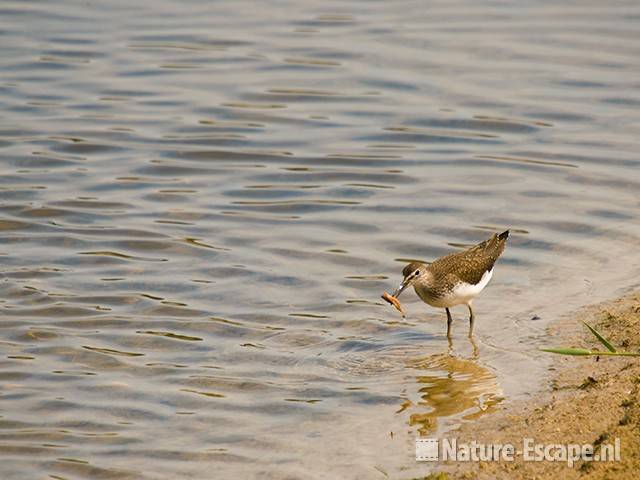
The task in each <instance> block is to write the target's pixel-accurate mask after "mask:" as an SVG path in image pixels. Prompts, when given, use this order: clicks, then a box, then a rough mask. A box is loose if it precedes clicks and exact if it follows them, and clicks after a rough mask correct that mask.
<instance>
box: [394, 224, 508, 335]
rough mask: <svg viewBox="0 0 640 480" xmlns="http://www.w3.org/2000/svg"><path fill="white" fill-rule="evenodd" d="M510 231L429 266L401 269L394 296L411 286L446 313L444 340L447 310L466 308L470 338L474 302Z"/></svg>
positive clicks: (419, 263) (419, 294)
mask: <svg viewBox="0 0 640 480" xmlns="http://www.w3.org/2000/svg"><path fill="white" fill-rule="evenodd" d="M508 237H509V230H507V231H505V232H502V233H501V234H499V235H498V234H497V233H494V234H493V236H492V237H491V238H489V239H488V240H485V241H484V242H482V243H479V244H478V245H475V246H474V247H471V248H469V249H467V250H464V251H462V252H456V253H452V254H450V255H446V256H444V257H441V258H438V259H437V260H434V261H433V262H432V263H429V264H425V263H422V262H412V263H410V264H408V265H407V266H406V267H404V269H403V270H402V275H404V280H403V281H402V283H401V284H400V286H399V287H398V288H397V290H396V291H395V292H394V293H393V296H394V297H398V296H399V295H400V294H401V293H402V292H403V291H404V290H405V289H406V288H407V287H408V286H410V285H413V288H414V289H415V291H416V293H417V294H418V296H419V297H420V298H421V299H422V300H423V301H424V302H426V303H427V304H429V305H431V306H432V307H437V308H444V309H445V310H446V311H447V337H451V322H452V318H451V312H450V311H449V307H453V306H455V305H462V304H465V305H467V307H469V337H471V336H472V335H473V321H474V315H473V308H472V307H471V304H472V302H473V299H474V298H475V297H476V296H477V295H478V294H479V293H480V292H481V291H482V290H483V289H484V287H486V286H487V284H488V283H489V280H491V276H492V275H493V265H494V264H495V263H496V260H498V257H500V255H501V254H502V252H503V251H504V247H505V245H506V243H507V238H508Z"/></svg>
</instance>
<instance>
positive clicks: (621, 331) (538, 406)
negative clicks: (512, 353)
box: [426, 292, 640, 479]
mask: <svg viewBox="0 0 640 480" xmlns="http://www.w3.org/2000/svg"><path fill="white" fill-rule="evenodd" d="M582 321H586V322H588V323H589V324H590V325H592V326H594V327H596V329H598V330H599V331H600V333H602V334H603V335H604V336H605V338H608V339H609V340H610V341H611V342H612V343H613V345H614V346H616V348H618V350H624V351H638V350H639V349H640V292H639V293H635V294H631V295H627V296H625V297H622V298H620V299H617V300H615V301H611V302H607V303H603V304H599V305H595V306H590V307H587V308H584V309H582V310H580V311H579V312H577V313H576V314H575V315H572V316H571V317H569V318H566V319H563V320H561V321H559V322H558V323H556V324H554V325H553V326H551V327H550V328H549V334H550V336H549V341H548V342H547V343H548V345H545V346H550V347H560V346H572V347H585V348H591V349H602V348H603V347H602V346H601V345H600V344H599V343H597V341H596V340H595V338H594V337H593V336H592V335H591V334H590V333H589V332H588V331H587V329H586V328H585V327H584V326H583V325H582V323H581V322H582ZM540 355H552V354H550V353H544V352H540ZM554 360H555V365H554V369H555V372H554V378H553V379H552V382H551V389H550V391H549V392H547V393H543V394H540V395H539V396H537V397H535V398H533V399H531V400H528V401H522V402H514V403H511V404H508V405H506V406H505V407H504V408H503V409H502V410H501V411H499V412H497V413H496V414H494V415H489V416H487V417H484V418H482V419H480V420H478V421H477V422H474V423H472V424H467V425H465V426H463V427H462V428H461V429H460V430H458V431H457V432H453V433H451V434H449V435H448V438H454V437H457V439H458V444H460V443H462V442H471V441H472V440H475V441H476V442H479V443H484V444H489V443H500V444H506V443H510V444H513V445H515V446H516V448H521V447H522V446H523V438H527V437H528V438H533V439H534V441H535V443H544V444H567V443H579V444H593V445H595V446H596V452H597V451H598V448H600V447H599V445H601V444H602V445H604V444H614V442H615V439H616V438H618V439H620V445H621V448H620V454H621V455H620V457H621V458H620V461H612V462H588V461H583V460H579V461H577V462H575V465H573V466H572V467H569V466H568V465H567V463H566V462H561V461H556V462H550V461H541V462H532V461H528V462H524V461H523V459H522V456H519V455H515V461H513V462H506V461H500V462H452V461H446V462H441V463H440V464H439V465H438V467H437V470H436V473H435V474H433V475H432V476H431V477H426V478H454V479H458V478H460V479H462V478H464V479H468V478H479V479H485V478H486V479H493V478H515V479H531V478H564V479H572V478H587V479H596V478H598V479H599V478H607V479H622V478H637V472H638V471H640V404H639V400H640V398H639V397H640V358H634V357H626V358H625V357H601V358H600V359H599V361H596V359H595V357H568V356H562V355H556V356H554Z"/></svg>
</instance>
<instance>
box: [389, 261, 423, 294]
mask: <svg viewBox="0 0 640 480" xmlns="http://www.w3.org/2000/svg"><path fill="white" fill-rule="evenodd" d="M426 267H427V266H426V264H424V263H422V262H411V263H410V264H408V265H407V266H405V267H404V268H403V269H402V275H403V276H404V279H403V280H402V283H401V284H400V285H399V286H398V288H397V289H396V291H395V292H393V296H394V297H396V298H397V297H399V296H400V294H401V293H402V292H404V290H405V289H406V288H407V287H408V286H410V285H411V284H413V282H414V280H415V279H416V278H418V277H420V276H421V275H423V274H424V272H425V270H426Z"/></svg>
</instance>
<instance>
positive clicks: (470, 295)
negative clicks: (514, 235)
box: [420, 269, 493, 308]
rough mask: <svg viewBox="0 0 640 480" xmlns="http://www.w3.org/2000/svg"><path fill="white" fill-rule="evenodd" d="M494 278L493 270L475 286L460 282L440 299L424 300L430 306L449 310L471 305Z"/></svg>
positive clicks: (483, 276)
mask: <svg viewBox="0 0 640 480" xmlns="http://www.w3.org/2000/svg"><path fill="white" fill-rule="evenodd" d="M492 276H493V269H491V270H488V271H486V272H484V274H483V275H482V278H481V279H480V281H479V282H478V283H476V284H475V285H473V284H471V283H465V282H460V283H459V284H457V285H456V286H455V287H454V288H453V290H451V292H449V293H448V294H447V295H443V296H441V297H438V298H424V297H423V296H422V295H420V296H421V297H422V298H423V299H424V300H425V301H426V302H427V303H428V304H429V305H431V306H432V307H437V308H448V307H453V306H455V305H463V304H469V302H471V300H473V299H474V298H475V297H476V296H477V295H478V294H479V293H480V292H481V291H482V290H483V289H484V287H486V286H487V284H488V283H489V280H491V277H492Z"/></svg>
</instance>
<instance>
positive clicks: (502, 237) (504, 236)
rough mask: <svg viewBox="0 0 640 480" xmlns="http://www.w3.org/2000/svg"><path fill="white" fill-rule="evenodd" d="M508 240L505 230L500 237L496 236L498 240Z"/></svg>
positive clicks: (507, 231)
mask: <svg viewBox="0 0 640 480" xmlns="http://www.w3.org/2000/svg"><path fill="white" fill-rule="evenodd" d="M507 238H509V230H505V231H504V232H502V233H501V234H500V235H498V240H506V239H507Z"/></svg>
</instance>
